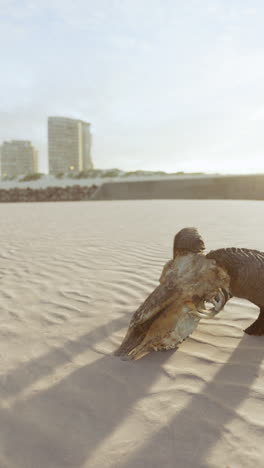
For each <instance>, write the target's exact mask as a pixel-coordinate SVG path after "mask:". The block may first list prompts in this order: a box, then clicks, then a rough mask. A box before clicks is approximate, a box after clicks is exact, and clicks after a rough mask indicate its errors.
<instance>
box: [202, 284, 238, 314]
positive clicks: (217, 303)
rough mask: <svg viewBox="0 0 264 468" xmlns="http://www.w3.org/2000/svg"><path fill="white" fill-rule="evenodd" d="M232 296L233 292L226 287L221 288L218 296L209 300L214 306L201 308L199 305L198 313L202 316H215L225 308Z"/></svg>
mask: <svg viewBox="0 0 264 468" xmlns="http://www.w3.org/2000/svg"><path fill="white" fill-rule="evenodd" d="M230 297H231V294H229V292H228V291H226V290H225V289H219V291H218V293H217V294H216V296H214V297H213V298H211V299H209V300H208V302H210V303H211V304H213V306H214V307H212V308H211V309H205V308H201V307H200V306H198V307H197V315H198V316H199V317H201V318H212V317H214V316H215V315H217V314H218V313H219V312H220V310H222V309H223V307H224V305H225V304H226V302H227V301H228V299H230ZM203 305H204V303H203Z"/></svg>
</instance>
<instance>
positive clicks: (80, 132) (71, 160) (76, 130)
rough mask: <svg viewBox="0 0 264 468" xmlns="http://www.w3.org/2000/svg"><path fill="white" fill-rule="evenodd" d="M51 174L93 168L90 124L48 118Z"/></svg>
mask: <svg viewBox="0 0 264 468" xmlns="http://www.w3.org/2000/svg"><path fill="white" fill-rule="evenodd" d="M48 148H49V173H50V174H58V173H62V172H63V173H69V172H72V173H76V172H80V171H83V170H88V169H92V168H93V163H92V159H91V133H90V124H89V123H87V122H83V121H82V120H75V119H70V118H68V117H49V118H48Z"/></svg>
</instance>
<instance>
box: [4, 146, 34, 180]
mask: <svg viewBox="0 0 264 468" xmlns="http://www.w3.org/2000/svg"><path fill="white" fill-rule="evenodd" d="M0 155H1V158H0V159H1V175H2V177H17V176H19V175H25V174H29V173H32V172H37V171H38V152H37V150H36V148H34V146H33V145H32V143H31V141H28V140H12V141H4V142H3V144H2V145H1V147H0Z"/></svg>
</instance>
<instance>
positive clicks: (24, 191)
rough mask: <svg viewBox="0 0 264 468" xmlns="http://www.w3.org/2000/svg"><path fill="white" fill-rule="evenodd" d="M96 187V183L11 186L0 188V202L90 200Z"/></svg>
mask: <svg viewBox="0 0 264 468" xmlns="http://www.w3.org/2000/svg"><path fill="white" fill-rule="evenodd" d="M96 189H97V186H96V185H92V186H91V187H82V186H80V185H73V186H68V187H47V188H40V189H31V188H11V189H0V202H6V203H8V202H48V201H77V200H90V198H91V196H92V195H93V193H94V192H95V190H96Z"/></svg>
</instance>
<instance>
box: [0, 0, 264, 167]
mask: <svg viewBox="0 0 264 468" xmlns="http://www.w3.org/2000/svg"><path fill="white" fill-rule="evenodd" d="M263 25H264V2H263V0H185V1H184V0H94V1H91V0H35V1H34V0H14V1H13V0H0V41H1V57H0V63H1V73H0V142H1V141H3V140H10V139H28V140H32V141H33V143H34V144H35V146H36V147H37V148H38V149H39V154H40V170H41V171H47V167H48V166H47V117H48V116H49V115H61V116H67V117H73V118H80V119H83V120H86V121H89V122H91V124H92V132H93V148H92V156H93V160H94V164H95V166H96V167H99V168H110V167H118V168H120V169H125V170H134V169H146V170H147V169H149V170H165V171H181V170H184V171H206V172H222V173H236V172H238V173H242V172H264V27H263Z"/></svg>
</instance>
